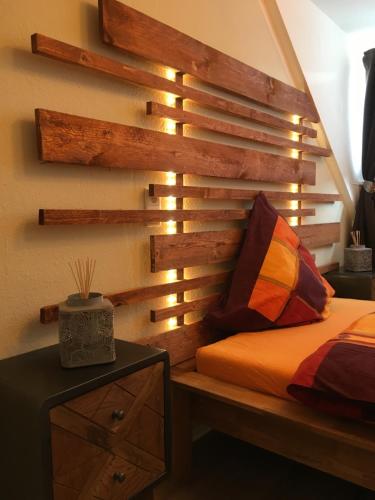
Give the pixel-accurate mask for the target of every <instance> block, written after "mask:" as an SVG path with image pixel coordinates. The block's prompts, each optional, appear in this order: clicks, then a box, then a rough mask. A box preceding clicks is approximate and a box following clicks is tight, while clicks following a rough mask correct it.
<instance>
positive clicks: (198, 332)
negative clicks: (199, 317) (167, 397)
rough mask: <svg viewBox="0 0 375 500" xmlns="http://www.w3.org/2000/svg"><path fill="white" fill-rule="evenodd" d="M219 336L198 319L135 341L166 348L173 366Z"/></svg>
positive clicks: (189, 357)
mask: <svg viewBox="0 0 375 500" xmlns="http://www.w3.org/2000/svg"><path fill="white" fill-rule="evenodd" d="M219 338H220V335H219V333H218V332H215V331H214V330H212V329H209V328H207V327H206V326H205V325H204V324H203V322H202V321H198V322H195V323H192V324H190V325H184V326H181V327H180V328H176V329H174V330H169V331H167V332H164V333H160V334H159V335H154V336H150V337H145V338H143V339H140V340H139V341H137V342H138V343H139V344H143V345H145V344H146V345H152V346H154V347H159V348H160V349H166V350H167V351H168V353H169V358H170V362H171V366H174V365H176V364H178V363H182V362H183V361H186V360H187V359H191V358H192V357H194V356H195V353H196V351H197V349H198V348H199V347H202V346H204V345H207V344H211V343H212V342H215V341H216V340H218V339H219Z"/></svg>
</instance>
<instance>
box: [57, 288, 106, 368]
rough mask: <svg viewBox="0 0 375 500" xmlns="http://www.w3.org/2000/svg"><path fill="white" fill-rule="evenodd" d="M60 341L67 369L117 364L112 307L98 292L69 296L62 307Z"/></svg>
mask: <svg viewBox="0 0 375 500" xmlns="http://www.w3.org/2000/svg"><path fill="white" fill-rule="evenodd" d="M59 341H60V358H61V365H62V366H63V367H64V368H76V367H79V366H90V365H99V364H103V363H111V362H113V361H115V359H116V353H115V341H114V338H113V305H112V303H111V302H110V301H109V300H108V299H105V298H104V297H103V295H102V294H101V293H97V292H92V293H90V294H89V298H88V299H82V298H81V296H80V294H78V293H76V294H73V295H69V297H68V299H67V300H66V302H62V303H61V304H59Z"/></svg>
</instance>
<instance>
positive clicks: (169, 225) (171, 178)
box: [164, 68, 177, 329]
mask: <svg viewBox="0 0 375 500" xmlns="http://www.w3.org/2000/svg"><path fill="white" fill-rule="evenodd" d="M165 77H166V78H167V79H168V80H171V81H175V80H176V71H175V70H173V69H171V68H167V69H166V72H165ZM165 103H166V104H167V106H175V104H176V96H175V95H173V94H170V93H165ZM164 126H165V131H166V132H167V134H175V133H176V122H175V121H174V120H171V119H169V118H165V119H164ZM165 175H166V184H167V185H168V186H175V185H176V174H175V172H167V173H166V174H165ZM164 208H165V209H166V210H176V198H175V197H174V196H168V197H167V198H164ZM165 225H166V232H167V234H175V233H176V229H177V226H176V221H174V220H172V219H171V220H169V221H167V222H166V223H165ZM176 279H177V269H170V270H169V271H167V282H168V283H170V282H173V281H175V280H176ZM176 303H177V294H175V293H174V294H172V295H168V296H167V304H168V306H174V305H175V304H176ZM168 326H169V328H171V329H172V328H175V327H176V326H177V318H176V317H174V318H169V319H168Z"/></svg>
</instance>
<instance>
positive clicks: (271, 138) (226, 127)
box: [146, 101, 331, 157]
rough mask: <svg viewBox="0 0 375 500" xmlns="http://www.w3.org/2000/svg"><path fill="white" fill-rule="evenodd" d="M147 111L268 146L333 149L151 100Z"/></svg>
mask: <svg viewBox="0 0 375 500" xmlns="http://www.w3.org/2000/svg"><path fill="white" fill-rule="evenodd" d="M146 112H147V114H148V115H154V116H160V117H162V118H170V119H172V120H175V121H176V122H179V123H184V124H188V125H192V126H194V127H197V128H201V129H205V130H211V131H213V132H218V133H221V134H226V135H230V136H233V137H239V138H241V139H248V140H250V141H254V142H259V143H261V144H266V145H268V146H276V147H279V148H287V149H295V150H298V151H303V152H304V153H309V154H312V155H317V156H327V157H328V156H330V155H331V151H330V150H329V149H327V148H321V147H319V146H314V145H312V144H307V143H304V142H301V141H292V140H291V139H288V138H286V137H281V136H278V135H272V134H268V133H266V132H260V131H258V130H254V129H250V128H247V127H242V126H240V125H236V124H233V123H229V122H225V121H222V120H216V119H215V118H210V117H208V116H204V115H199V114H197V113H191V112H190V111H184V110H183V109H179V108H172V107H170V106H165V105H164V104H160V103H157V102H152V101H149V102H148V103H147V107H146Z"/></svg>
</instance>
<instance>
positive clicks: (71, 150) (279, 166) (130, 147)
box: [35, 109, 315, 184]
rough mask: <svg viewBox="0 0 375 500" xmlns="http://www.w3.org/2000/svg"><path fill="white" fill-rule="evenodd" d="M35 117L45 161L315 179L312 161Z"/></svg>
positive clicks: (74, 119)
mask: <svg viewBox="0 0 375 500" xmlns="http://www.w3.org/2000/svg"><path fill="white" fill-rule="evenodd" d="M35 118H36V127H37V138H38V146H39V157H40V160H41V161H45V162H60V163H68V164H78V165H85V166H100V167H111V168H126V169H129V168H131V169H135V170H151V171H153V170H154V171H170V170H173V171H175V172H177V173H188V174H196V175H207V176H210V177H223V178H235V179H247V180H259V181H269V182H288V183H289V182H297V183H304V184H314V183H315V163H313V162H309V161H304V160H295V159H292V158H288V157H285V156H279V155H274V154H270V153H263V152H260V151H255V150H252V149H245V148H238V147H234V146H227V145H223V144H218V143H214V142H208V141H201V140H198V139H192V138H187V137H180V136H176V135H169V134H165V133H163V132H156V131H154V130H147V129H141V128H137V127H131V126H128V125H120V124H117V123H111V122H105V121H101V120H94V119H92V118H85V117H80V116H75V115H68V114H65V113H58V112H56V111H47V110H41V109H37V110H36V116H35Z"/></svg>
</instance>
